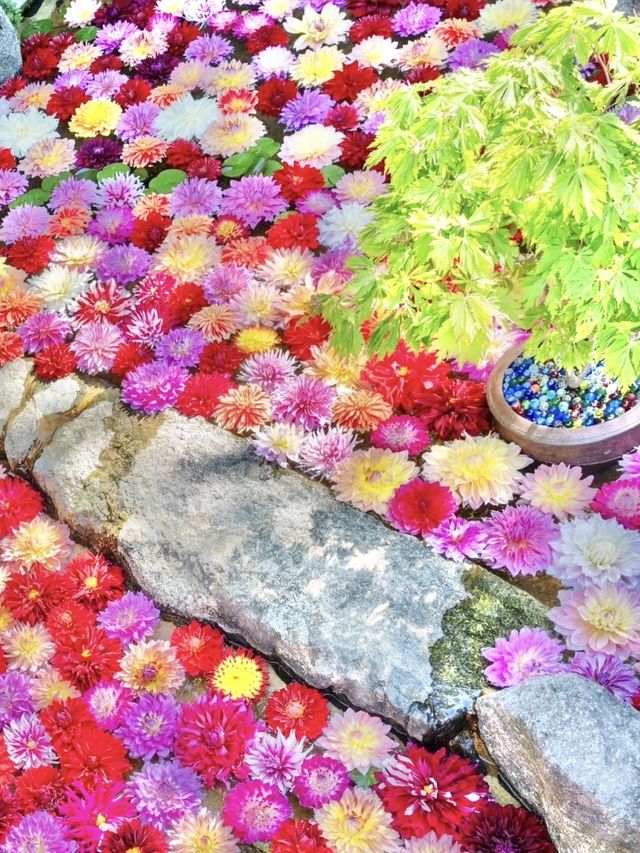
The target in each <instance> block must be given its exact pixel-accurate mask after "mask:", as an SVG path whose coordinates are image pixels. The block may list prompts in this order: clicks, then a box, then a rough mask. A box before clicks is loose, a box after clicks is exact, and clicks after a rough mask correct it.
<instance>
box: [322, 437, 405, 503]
mask: <svg viewBox="0 0 640 853" xmlns="http://www.w3.org/2000/svg"><path fill="white" fill-rule="evenodd" d="M416 473H417V470H416V466H415V465H414V463H413V462H411V461H410V460H409V459H408V458H407V454H406V451H404V452H402V453H394V452H393V451H391V450H380V449H379V448H377V447H374V448H371V449H369V450H356V451H355V452H354V453H352V454H351V456H349V457H347V458H346V459H344V460H342V461H341V462H339V463H338V464H337V465H336V466H335V468H334V471H333V474H332V479H333V488H334V491H335V493H336V497H337V498H338V500H340V501H346V502H347V503H351V504H353V506H356V507H358V509H361V510H363V511H364V512H367V511H368V510H373V511H374V512H378V513H380V514H384V512H385V511H386V509H387V507H388V505H389V501H390V500H391V498H392V497H393V495H394V493H395V491H396V490H397V489H398V488H399V487H400V486H402V485H403V484H404V483H408V482H409V481H410V480H412V479H413V477H414V476H415V474H416Z"/></svg>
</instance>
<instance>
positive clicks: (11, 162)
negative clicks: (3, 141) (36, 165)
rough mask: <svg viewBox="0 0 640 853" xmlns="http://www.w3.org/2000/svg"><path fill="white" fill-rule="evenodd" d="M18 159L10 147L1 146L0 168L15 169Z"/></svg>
mask: <svg viewBox="0 0 640 853" xmlns="http://www.w3.org/2000/svg"><path fill="white" fill-rule="evenodd" d="M17 165H18V161H17V160H16V158H15V157H14V156H13V154H12V153H11V149H10V148H0V169H15V167H16V166H17Z"/></svg>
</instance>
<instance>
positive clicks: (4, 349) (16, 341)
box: [0, 332, 24, 367]
mask: <svg viewBox="0 0 640 853" xmlns="http://www.w3.org/2000/svg"><path fill="white" fill-rule="evenodd" d="M21 355H24V347H23V346H22V338H21V337H20V335H16V333H15V332H0V367H4V366H5V364H9V362H10V361H15V359H16V358H20V356H21Z"/></svg>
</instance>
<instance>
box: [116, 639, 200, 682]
mask: <svg viewBox="0 0 640 853" xmlns="http://www.w3.org/2000/svg"><path fill="white" fill-rule="evenodd" d="M184 677H185V672H184V669H183V668H182V665H181V663H180V662H179V661H178V659H177V656H176V650H175V649H174V648H173V646H170V645H169V643H168V642H167V641H166V640H148V641H146V642H140V643H136V644H135V645H131V646H129V648H128V649H127V650H126V652H125V654H124V657H123V658H122V661H121V663H120V672H119V673H117V675H116V678H118V679H119V680H120V681H122V683H123V684H124V685H125V687H129V688H131V690H134V691H136V692H140V693H144V692H147V693H172V692H173V691H174V690H177V689H178V688H179V687H180V686H181V685H182V682H183V681H184Z"/></svg>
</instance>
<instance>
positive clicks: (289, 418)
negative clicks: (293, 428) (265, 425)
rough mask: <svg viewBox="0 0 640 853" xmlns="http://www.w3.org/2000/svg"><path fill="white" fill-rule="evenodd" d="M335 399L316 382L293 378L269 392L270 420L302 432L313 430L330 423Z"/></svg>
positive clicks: (318, 380) (324, 385)
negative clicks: (271, 393) (299, 428)
mask: <svg viewBox="0 0 640 853" xmlns="http://www.w3.org/2000/svg"><path fill="white" fill-rule="evenodd" d="M335 396H336V392H335V391H334V389H333V388H332V387H331V386H330V385H327V384H326V383H325V382H322V381H321V380H320V379H313V378H312V377H310V376H294V377H293V378H291V379H289V380H288V381H287V382H285V383H284V384H283V385H280V386H279V387H277V388H276V389H275V391H274V392H273V396H272V401H273V418H274V420H277V421H284V423H288V424H296V425H297V426H301V427H303V429H305V430H312V429H317V428H318V427H322V426H324V425H325V424H328V423H329V421H330V420H331V404H332V402H333V400H334V398H335Z"/></svg>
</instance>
